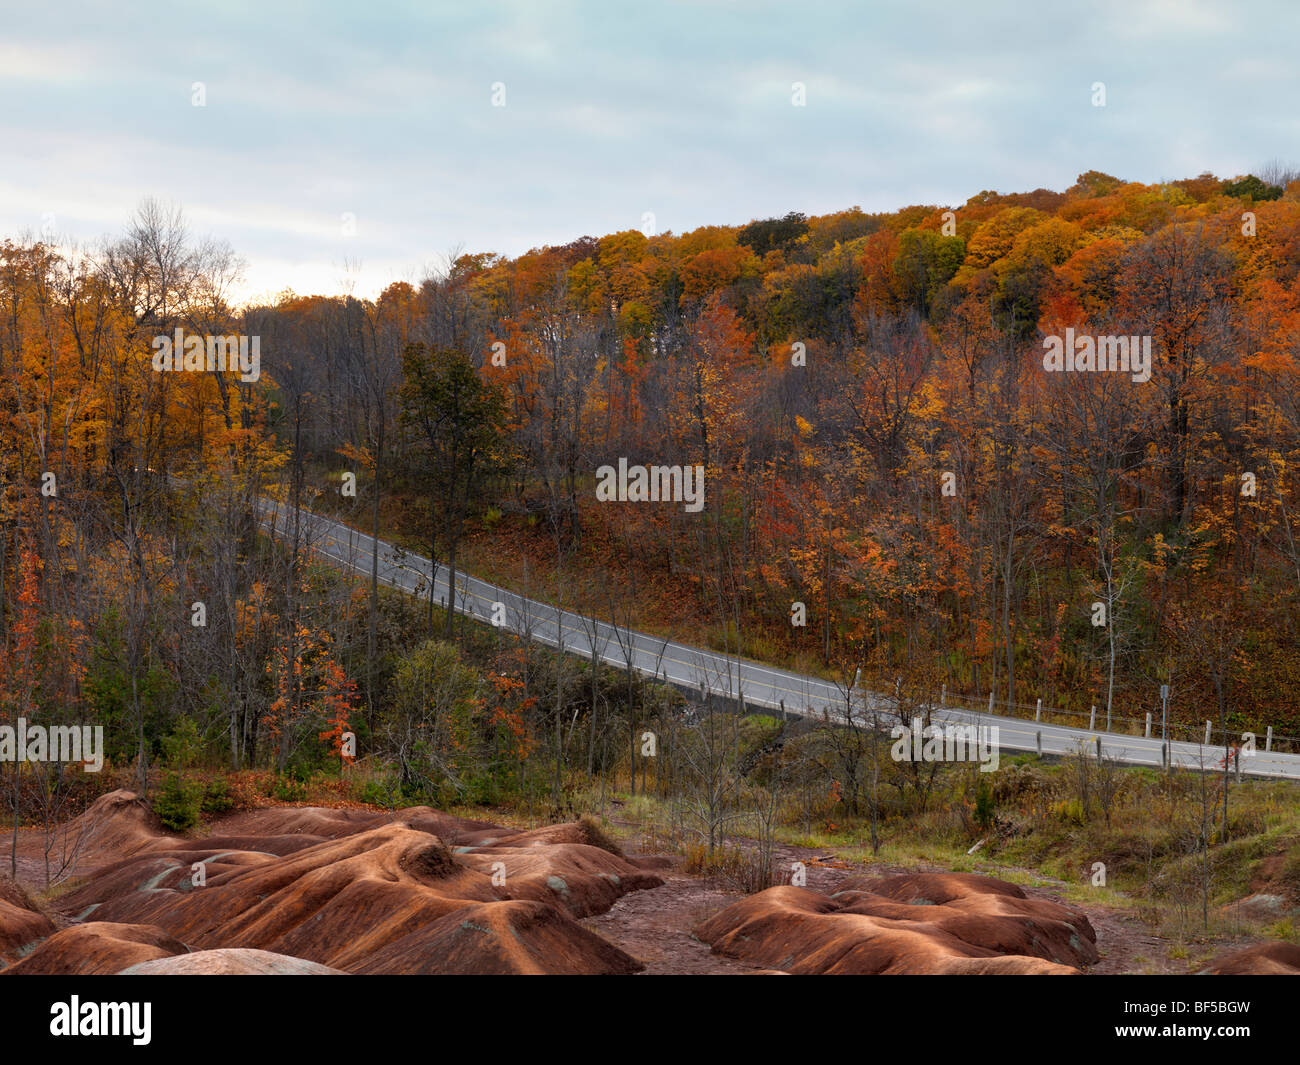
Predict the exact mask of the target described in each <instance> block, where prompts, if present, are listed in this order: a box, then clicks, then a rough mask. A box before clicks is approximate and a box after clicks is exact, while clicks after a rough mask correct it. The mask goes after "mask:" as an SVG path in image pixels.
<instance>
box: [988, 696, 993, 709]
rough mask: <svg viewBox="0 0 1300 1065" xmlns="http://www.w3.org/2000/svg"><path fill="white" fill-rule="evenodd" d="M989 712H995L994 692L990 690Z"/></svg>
mask: <svg viewBox="0 0 1300 1065" xmlns="http://www.w3.org/2000/svg"><path fill="white" fill-rule="evenodd" d="M989 713H990V714H991V713H993V693H992V692H989Z"/></svg>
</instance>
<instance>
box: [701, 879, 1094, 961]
mask: <svg viewBox="0 0 1300 1065" xmlns="http://www.w3.org/2000/svg"><path fill="white" fill-rule="evenodd" d="M695 934H696V935H697V936H698V937H699V938H700V939H701V940H703V941H704V942H705V943H708V944H710V945H711V946H712V947H713V950H714V951H715V952H716V953H718V954H724V955H727V956H728V957H733V958H739V959H741V960H744V961H751V962H755V963H757V964H759V965H763V966H766V967H769V968H773V969H780V970H783V971H786V972H791V973H799V974H817V973H825V974H863V975H872V974H881V975H903V974H916V975H921V974H947V975H957V974H965V975H983V974H995V973H1001V974H1037V973H1042V974H1065V973H1075V972H1078V971H1079V969H1080V968H1081V967H1082V966H1084V965H1089V964H1092V963H1093V962H1095V961H1096V960H1097V948H1096V934H1095V933H1094V932H1093V929H1092V926H1091V924H1089V922H1088V920H1087V918H1086V917H1083V916H1081V915H1077V914H1073V913H1071V912H1070V911H1069V910H1067V909H1066V908H1065V907H1064V906H1060V905H1057V904H1056V903H1054V902H1048V901H1045V900H1042V899H1031V898H1028V897H1027V896H1026V895H1025V893H1024V892H1023V891H1021V890H1020V888H1018V887H1016V886H1015V885H1013V884H1006V883H1003V882H1002V881H999V880H993V879H991V878H989V877H982V876H973V875H968V874H960V873H946V874H914V875H908V876H899V877H889V878H886V879H880V880H873V879H868V878H858V879H854V880H851V881H848V882H847V883H846V884H845V885H844V886H842V888H841V889H840V890H839V891H838V892H837V893H836V894H835V895H834V896H827V895H823V894H820V893H819V892H816V891H811V890H808V889H806V888H797V887H789V886H782V887H774V888H768V890H766V891H763V892H760V893H759V894H757V895H753V896H750V897H749V898H747V899H743V900H741V901H740V902H737V903H735V904H733V905H731V906H728V907H727V908H726V909H724V910H722V911H721V912H720V913H718V914H717V915H715V916H714V917H712V918H711V919H710V920H708V921H706V922H704V924H702V925H700V926H699V927H698V928H697V929H696V930H695Z"/></svg>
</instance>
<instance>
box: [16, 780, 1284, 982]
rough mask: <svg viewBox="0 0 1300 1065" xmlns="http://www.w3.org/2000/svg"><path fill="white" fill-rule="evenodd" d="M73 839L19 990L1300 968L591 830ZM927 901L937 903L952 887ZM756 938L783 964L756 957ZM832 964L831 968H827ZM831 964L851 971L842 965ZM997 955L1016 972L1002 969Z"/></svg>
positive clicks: (1112, 926)
mask: <svg viewBox="0 0 1300 1065" xmlns="http://www.w3.org/2000/svg"><path fill="white" fill-rule="evenodd" d="M70 828H71V829H72V831H71V832H70V833H68V834H66V835H65V837H64V840H63V846H64V849H65V850H66V852H67V854H68V855H69V856H70V857H71V858H72V859H73V860H72V861H71V862H70V863H69V867H70V869H71V870H72V871H73V872H74V873H75V874H76V879H75V880H74V881H71V882H69V884H68V887H69V888H70V890H64V891H63V892H62V893H58V892H56V893H55V894H54V896H53V901H52V903H46V902H40V901H39V900H37V899H34V897H33V896H32V894H31V892H30V891H27V892H23V891H21V890H18V889H16V888H14V887H13V886H12V885H10V886H9V887H7V888H5V887H4V885H3V883H2V882H0V888H2V889H3V890H0V969H4V968H5V967H6V966H7V967H8V968H7V971H9V972H13V973H21V972H91V971H95V972H106V973H111V972H120V971H123V970H125V969H127V968H130V967H133V966H140V965H145V966H148V967H150V969H152V968H157V969H158V970H159V971H168V972H176V973H184V972H267V973H276V972H286V973H288V972H327V971H330V970H341V971H345V972H353V973H363V972H591V973H609V974H613V973H630V972H636V971H638V970H639V971H642V972H644V973H646V974H649V975H657V974H664V975H667V974H682V975H697V974H698V975H705V974H743V973H754V972H760V971H772V970H773V969H776V970H787V969H796V970H797V969H800V968H803V969H804V970H805V971H825V970H826V969H827V967H828V966H829V971H836V969H835V967H834V964H839V965H840V966H841V968H843V967H844V966H848V967H849V968H852V967H853V966H855V965H856V966H859V968H860V969H861V967H864V966H865V967H866V971H910V968H909V967H911V968H916V969H926V968H927V967H928V968H929V969H930V970H931V971H936V966H937V967H938V969H937V971H944V969H943V966H945V965H949V966H950V965H952V964H956V965H957V970H956V971H972V969H971V966H974V969H973V971H983V970H987V971H1056V970H1057V969H1058V968H1068V969H1071V970H1073V969H1074V968H1075V967H1076V966H1081V967H1082V968H1083V969H1084V971H1086V972H1091V973H1097V974H1107V973H1120V972H1161V971H1163V972H1188V971H1195V970H1196V969H1197V968H1201V969H1205V968H1207V967H1208V968H1211V969H1215V968H1216V967H1217V968H1218V969H1221V970H1222V971H1243V970H1249V971H1259V972H1288V971H1292V970H1293V968H1294V958H1293V957H1292V955H1291V954H1287V953H1286V952H1283V954H1278V953H1277V951H1275V950H1273V951H1270V950H1258V949H1256V950H1253V951H1251V950H1247V951H1246V952H1245V953H1238V952H1239V951H1240V950H1241V949H1242V948H1249V947H1252V946H1256V944H1255V943H1254V942H1253V941H1252V940H1250V939H1248V938H1244V937H1243V938H1242V939H1241V941H1240V942H1234V943H1231V944H1228V945H1227V946H1226V947H1225V948H1223V949H1222V950H1221V951H1220V953H1219V956H1218V957H1217V958H1215V959H1214V960H1213V962H1211V963H1208V965H1207V963H1205V962H1204V961H1202V962H1201V963H1200V964H1199V965H1198V964H1197V963H1195V962H1193V961H1192V960H1189V959H1171V958H1170V957H1169V956H1168V955H1169V951H1168V944H1167V942H1166V941H1164V940H1162V939H1160V938H1159V937H1158V936H1155V935H1153V934H1152V933H1151V931H1150V930H1149V929H1148V928H1147V927H1146V926H1145V925H1144V924H1143V923H1142V922H1141V921H1140V920H1139V919H1138V918H1137V916H1136V915H1134V914H1129V913H1124V912H1121V911H1116V910H1111V909H1106V908H1103V907H1098V906H1079V905H1075V904H1072V903H1064V904H1063V905H1061V906H1056V905H1053V904H1054V903H1062V901H1063V900H1062V894H1061V892H1059V891H1054V890H1052V889H1045V888H1030V889H1025V890H1024V891H1023V894H1022V893H1021V892H1020V889H1017V888H1011V887H1010V886H1009V885H1003V886H998V887H988V886H987V885H985V886H978V885H977V887H978V890H977V891H976V892H975V894H976V895H977V896H980V895H982V894H986V893H989V892H991V895H992V897H991V898H983V897H975V898H973V899H968V900H965V901H962V900H957V901H956V902H954V903H953V904H952V906H926V907H922V906H913V905H911V903H912V902H913V901H914V899H913V898H912V897H911V895H909V894H908V893H907V892H908V891H911V889H910V888H906V885H904V888H905V889H906V890H904V888H899V887H898V885H897V884H895V885H894V886H893V887H890V886H889V885H887V884H886V885H884V886H882V885H881V883H880V878H883V877H889V876H898V875H900V874H904V873H909V872H915V871H914V870H911V871H909V870H903V869H898V868H893V867H887V866H883V865H877V864H868V865H857V866H854V865H851V864H850V863H845V862H840V861H835V860H832V861H825V860H819V859H825V858H827V857H828V856H827V855H825V854H824V853H821V852H816V851H812V850H808V849H806V848H792V847H785V848H781V849H779V851H778V854H777V863H778V867H780V868H783V869H785V870H788V869H789V868H790V866H791V865H792V864H793V863H794V862H795V861H800V862H803V863H804V864H805V866H806V870H807V885H806V886H807V891H802V890H800V889H793V888H781V889H776V890H775V892H774V893H769V894H768V895H767V896H751V897H749V899H748V900H747V901H746V896H744V895H743V894H741V893H740V892H738V891H736V890H734V889H731V888H729V887H728V886H726V885H725V884H723V883H720V882H718V881H716V880H713V879H710V878H703V877H699V876H694V875H690V874H687V873H685V872H684V871H683V870H682V869H681V863H680V859H677V858H672V857H662V856H655V855H652V854H648V855H640V856H638V855H637V854H635V853H633V852H627V851H624V852H623V853H619V851H620V848H618V847H617V846H614V845H613V844H611V843H610V841H608V840H606V839H604V838H603V837H601V836H600V835H599V830H598V829H595V828H594V826H592V825H588V824H586V823H581V822H575V823H572V824H568V825H552V826H545V827H543V828H539V829H531V830H522V829H517V828H509V827H505V826H501V825H495V824H491V823H489V822H485V821H474V820H465V819H462V818H457V817H452V816H449V815H446V814H443V813H439V812H438V811H434V810H430V809H428V808H427V807H416V808H411V809H407V810H401V811H398V812H397V813H396V815H393V814H388V813H384V812H378V811H373V810H367V809H332V808H321V807H271V808H265V809H259V810H254V811H251V812H248V813H243V814H237V815H233V816H230V817H226V818H224V819H221V820H220V821H218V822H216V823H214V824H213V825H212V826H210V828H209V830H208V832H207V833H206V834H204V835H202V836H201V837H199V838H194V839H187V838H183V837H180V836H177V835H174V834H169V833H166V832H164V831H162V829H161V827H160V826H159V825H158V824H157V822H156V820H155V819H154V818H153V815H152V813H151V812H150V811H149V810H148V808H147V807H146V806H145V805H144V804H143V803H141V802H140V801H139V800H138V799H136V798H135V797H134V796H132V795H130V794H129V793H125V792H116V793H113V795H111V796H105V797H103V799H101V800H100V801H99V802H97V803H96V805H95V807H92V809H91V811H88V814H87V815H85V816H83V818H81V819H79V821H78V822H75V823H73V824H72V825H71V826H70ZM593 833H594V834H593ZM642 842H644V841H642ZM633 846H635V844H634V845H633ZM42 847H43V837H42V836H41V835H40V834H39V833H38V832H35V831H25V832H24V833H22V838H21V841H20V848H19V850H20V871H21V873H22V875H23V876H24V878H25V879H26V880H27V883H28V886H29V887H30V886H31V885H33V884H40V883H42V882H43V880H44V872H43V871H44V858H43V855H42V853H41V851H42ZM195 862H203V863H204V865H205V869H206V874H207V885H206V886H204V887H202V888H196V887H193V886H192V884H191V882H190V880H191V869H192V868H193V864H194V863H195ZM500 868H504V869H506V870H507V871H508V877H507V882H506V885H504V886H503V885H496V884H494V883H493V881H492V873H493V870H494V869H500ZM935 872H939V873H942V872H943V871H942V870H935ZM867 878H869V879H867ZM953 882H954V883H956V884H957V885H958V889H959V890H957V891H956V894H958V895H960V894H963V893H967V889H968V886H969V885H966V886H963V882H962V881H961V878H956V879H955V880H953ZM925 883H926V884H928V885H930V886H929V887H926V888H925V890H926V891H931V894H933V891H932V890H931V888H933V885H934V884H939V883H941V881H940V880H935V879H934V878H931V879H930V880H928V881H925ZM1062 886H1064V885H1062ZM855 889H856V891H855ZM846 890H847V893H846ZM899 891H903V893H902V894H901V895H900V894H899ZM882 892H883V894H881V893H882ZM837 893H838V898H832V896H836V895H837ZM914 893H915V892H913V894H914ZM922 893H924V892H922ZM950 894H951V892H950ZM946 899H947V896H944V897H943V898H940V899H939V901H940V902H944V901H945V900H946ZM756 900H757V901H756ZM1017 900H1018V901H1017ZM929 901H934V900H933V899H932V900H929ZM792 907H793V909H792ZM954 907H955V908H956V909H957V910H960V911H962V912H959V913H953V912H951V910H952V909H953V908H954ZM963 908H964V909H963ZM941 911H947V912H941ZM719 915H721V916H719ZM746 922H749V925H747V927H746V931H744V932H743V933H739V938H737V929H738V928H739V927H740V926H741V925H744V924H745V923H746ZM755 922H757V923H755ZM782 922H788V923H782ZM990 922H992V923H990ZM69 926H71V927H69ZM796 927H797V928H799V929H801V931H799V932H798V934H796V932H795V928H796ZM1085 928H1086V929H1087V934H1084V935H1083V937H1082V938H1083V939H1084V940H1089V936H1090V933H1091V932H1092V931H1093V930H1095V932H1096V951H1095V952H1093V949H1092V945H1091V942H1090V940H1089V942H1086V943H1085V942H1082V941H1081V940H1079V939H1078V938H1077V937H1076V936H1075V933H1078V932H1081V930H1083V929H1085ZM60 929H62V931H60ZM756 930H757V931H762V932H763V934H764V935H766V937H767V941H768V945H767V946H766V947H763V948H761V949H760V948H759V947H754V946H750V945H747V944H748V941H749V939H750V938H752V936H751V933H753V932H755V931H756ZM900 930H901V931H900ZM954 931H956V932H957V933H958V935H957V938H956V940H954V939H953V938H952V934H951V933H953V932H954ZM844 936H847V939H846V938H844ZM706 938H707V939H710V940H711V941H713V942H716V943H718V944H719V948H720V949H719V951H718V952H715V951H713V950H712V949H711V948H710V946H709V944H708V943H706V942H704V939H706ZM759 938H761V937H759ZM1072 938H1073V939H1075V942H1074V943H1073V944H1072V945H1071V943H1070V941H1071V939H1072ZM900 944H901V945H900ZM787 946H788V948H789V949H778V948H783V947H787ZM818 951H820V952H821V955H820V956H821V957H822V961H820V962H817V961H809V960H808V956H811V955H817V953H818ZM194 952H202V954H201V955H200V954H197V953H194ZM882 952H883V953H882ZM1098 954H1099V956H1100V957H1099V960H1095V962H1094V959H1095V958H1096V956H1097V955H1098ZM778 955H779V957H778ZM829 955H834V956H835V957H840V956H842V955H843V956H848V957H850V959H851V960H850V961H847V962H844V961H842V962H839V963H832V962H826V961H825V957H826V956H829ZM993 955H1010V956H1011V957H1010V958H1008V959H1006V960H1005V961H1004V960H996V959H995V960H994V961H993V962H991V963H988V962H986V961H982V960H981V959H987V958H989V957H991V956H993ZM882 958H884V959H885V960H884V961H882V960H881V959H882ZM954 958H958V959H964V960H959V961H958V962H956V963H954V962H953V959H954ZM971 959H974V961H972V960H971ZM818 965H821V966H822V968H818ZM809 966H811V968H809ZM872 966H875V967H876V968H874V969H873V968H872ZM963 966H965V968H964V969H963ZM145 971H149V970H148V969H146V970H145Z"/></svg>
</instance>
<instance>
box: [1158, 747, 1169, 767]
mask: <svg viewBox="0 0 1300 1065" xmlns="http://www.w3.org/2000/svg"><path fill="white" fill-rule="evenodd" d="M1160 764H1161V765H1162V766H1164V767H1165V768H1166V769H1168V768H1169V744H1168V743H1162V744H1161V745H1160Z"/></svg>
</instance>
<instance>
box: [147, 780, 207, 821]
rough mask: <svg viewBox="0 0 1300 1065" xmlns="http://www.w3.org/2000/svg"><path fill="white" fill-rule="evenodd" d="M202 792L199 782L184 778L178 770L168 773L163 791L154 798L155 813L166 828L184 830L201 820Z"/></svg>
mask: <svg viewBox="0 0 1300 1065" xmlns="http://www.w3.org/2000/svg"><path fill="white" fill-rule="evenodd" d="M201 794H202V788H201V787H200V785H199V784H198V783H197V782H194V781H188V780H182V779H181V775H180V774H179V773H176V772H172V773H168V774H167V776H166V777H165V778H164V780H163V787H162V792H161V793H160V794H159V795H158V797H157V798H156V799H155V800H154V804H153V810H154V813H156V814H157V815H158V819H159V820H160V821H161V822H162V823H163V827H164V828H169V829H171V830H172V831H173V832H184V831H185V830H186V829H187V828H192V827H193V826H194V825H195V824H196V823H197V822H198V820H199V797H200V795H201Z"/></svg>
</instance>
